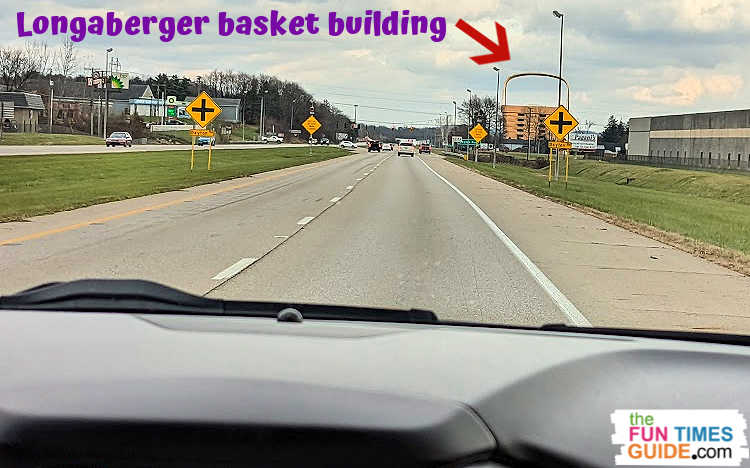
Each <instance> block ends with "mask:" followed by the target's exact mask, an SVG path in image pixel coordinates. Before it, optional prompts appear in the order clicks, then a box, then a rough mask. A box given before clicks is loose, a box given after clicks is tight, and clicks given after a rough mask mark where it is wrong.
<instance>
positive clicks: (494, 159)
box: [492, 67, 500, 168]
mask: <svg viewBox="0 0 750 468" xmlns="http://www.w3.org/2000/svg"><path fill="white" fill-rule="evenodd" d="M492 69H493V70H495V71H496V72H497V88H496V89H495V144H494V145H493V147H492V167H493V168H494V167H495V163H496V162H497V134H498V132H499V131H500V127H498V126H497V111H498V104H499V101H500V69H499V68H497V67H492Z"/></svg>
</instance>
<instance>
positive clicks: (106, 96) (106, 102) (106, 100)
mask: <svg viewBox="0 0 750 468" xmlns="http://www.w3.org/2000/svg"><path fill="white" fill-rule="evenodd" d="M112 50H113V49H112V48H111V47H110V48H109V49H107V61H106V62H105V63H104V79H105V80H106V81H105V82H104V106H105V108H104V132H103V135H104V138H107V117H109V84H110V82H111V81H112V78H111V77H110V76H109V71H110V68H109V53H110V52H112Z"/></svg>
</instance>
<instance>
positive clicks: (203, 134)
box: [190, 129, 215, 137]
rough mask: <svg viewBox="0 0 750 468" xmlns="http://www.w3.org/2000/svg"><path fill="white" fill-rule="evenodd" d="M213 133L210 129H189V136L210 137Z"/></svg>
mask: <svg viewBox="0 0 750 468" xmlns="http://www.w3.org/2000/svg"><path fill="white" fill-rule="evenodd" d="M214 135H215V133H214V132H212V131H211V130H203V129H194V130H190V136H201V137H212V136H214Z"/></svg>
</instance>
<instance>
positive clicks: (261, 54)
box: [0, 0, 750, 334]
mask: <svg viewBox="0 0 750 468" xmlns="http://www.w3.org/2000/svg"><path fill="white" fill-rule="evenodd" d="M381 3H382V2H381ZM740 3H741V2H736V1H735V2H733V1H729V0H726V1H725V0H715V1H707V2H701V1H698V2H688V3H685V2H675V1H671V2H653V1H645V0H636V1H634V2H616V1H614V0H606V1H601V2H580V1H574V2H558V3H556V4H553V3H549V2H515V1H511V2H496V1H480V2H472V3H470V4H468V5H457V4H454V3H452V2H442V1H430V0H422V1H408V0H407V1H406V2H401V3H398V5H396V4H395V3H394V4H391V3H387V2H386V3H383V4H382V5H370V6H368V7H367V9H365V8H364V7H363V6H362V4H361V3H360V2H334V1H331V0H322V1H317V2H306V3H303V4H291V3H288V2H255V1H250V2H232V1H227V2H218V3H216V2H207V3H205V4H201V5H200V6H201V8H198V6H196V5H197V4H196V5H193V7H195V8H192V9H189V11H188V10H185V9H184V5H183V4H180V3H179V2H159V4H158V7H155V6H154V2H149V1H146V0H131V1H128V2H125V3H124V4H123V5H121V7H120V8H117V9H115V10H112V11H110V9H107V8H105V7H103V6H91V5H89V6H86V7H84V6H83V3H82V2H80V1H77V0H50V1H48V2H44V3H43V4H39V5H36V4H34V2H20V1H18V0H6V1H5V2H4V4H5V6H6V7H7V8H5V9H4V13H3V14H0V25H2V27H0V70H1V73H0V115H1V116H2V125H1V126H0V278H2V279H1V280H0V294H3V295H5V294H10V293H14V292H17V291H20V290H23V289H26V288H30V287H33V286H36V285H40V284H44V283H49V282H55V281H68V280H75V279H96V278H103V279H126V278H127V279H142V280H151V281H155V282H158V283H161V284H164V285H167V286H171V287H174V288H178V289H180V290H183V291H186V292H189V293H192V294H196V295H199V296H206V297H209V298H221V299H232V300H248V301H252V300H258V301H279V302H294V303H316V304H335V305H351V306H359V307H378V308H398V309H410V308H418V309H426V310H431V311H434V312H435V313H436V314H437V316H438V317H439V318H440V319H443V320H458V321H467V322H479V323H487V324H489V323H491V324H509V325H535V326H538V325H542V324H548V323H557V324H559V323H564V324H568V325H572V326H589V325H596V326H606V327H621V328H646V329H669V330H683V331H688V332H701V331H711V332H721V333H739V334H747V333H750V306H748V303H749V302H748V293H749V292H750V278H748V275H749V274H750V110H748V109H747V107H748V104H747V103H748V98H750V88H749V87H748V82H750V73H749V71H750V68H749V67H748V65H747V59H746V55H745V53H744V51H743V48H744V44H745V43H746V42H747V40H748V39H749V38H750V37H749V34H750V33H748V31H750V28H749V26H750V19H749V18H750V16H748V14H747V11H746V10H747V8H746V7H747V5H741V4H740ZM743 7H744V8H743ZM555 9H557V10H555ZM250 49H252V50H251V51H250ZM173 124H176V125H173ZM107 135H110V136H111V137H112V138H115V139H127V141H106V140H107ZM207 142H208V144H206V143H207ZM381 142H382V143H383V144H381Z"/></svg>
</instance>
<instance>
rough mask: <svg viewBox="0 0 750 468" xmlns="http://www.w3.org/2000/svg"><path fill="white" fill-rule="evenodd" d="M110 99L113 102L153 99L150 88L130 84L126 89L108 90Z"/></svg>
mask: <svg viewBox="0 0 750 468" xmlns="http://www.w3.org/2000/svg"><path fill="white" fill-rule="evenodd" d="M109 93H110V96H111V97H110V99H113V100H115V101H129V100H131V99H139V98H144V97H146V98H150V97H153V93H152V92H151V87H150V86H149V85H145V84H131V85H130V87H129V88H128V89H121V90H118V89H110V90H109Z"/></svg>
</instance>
